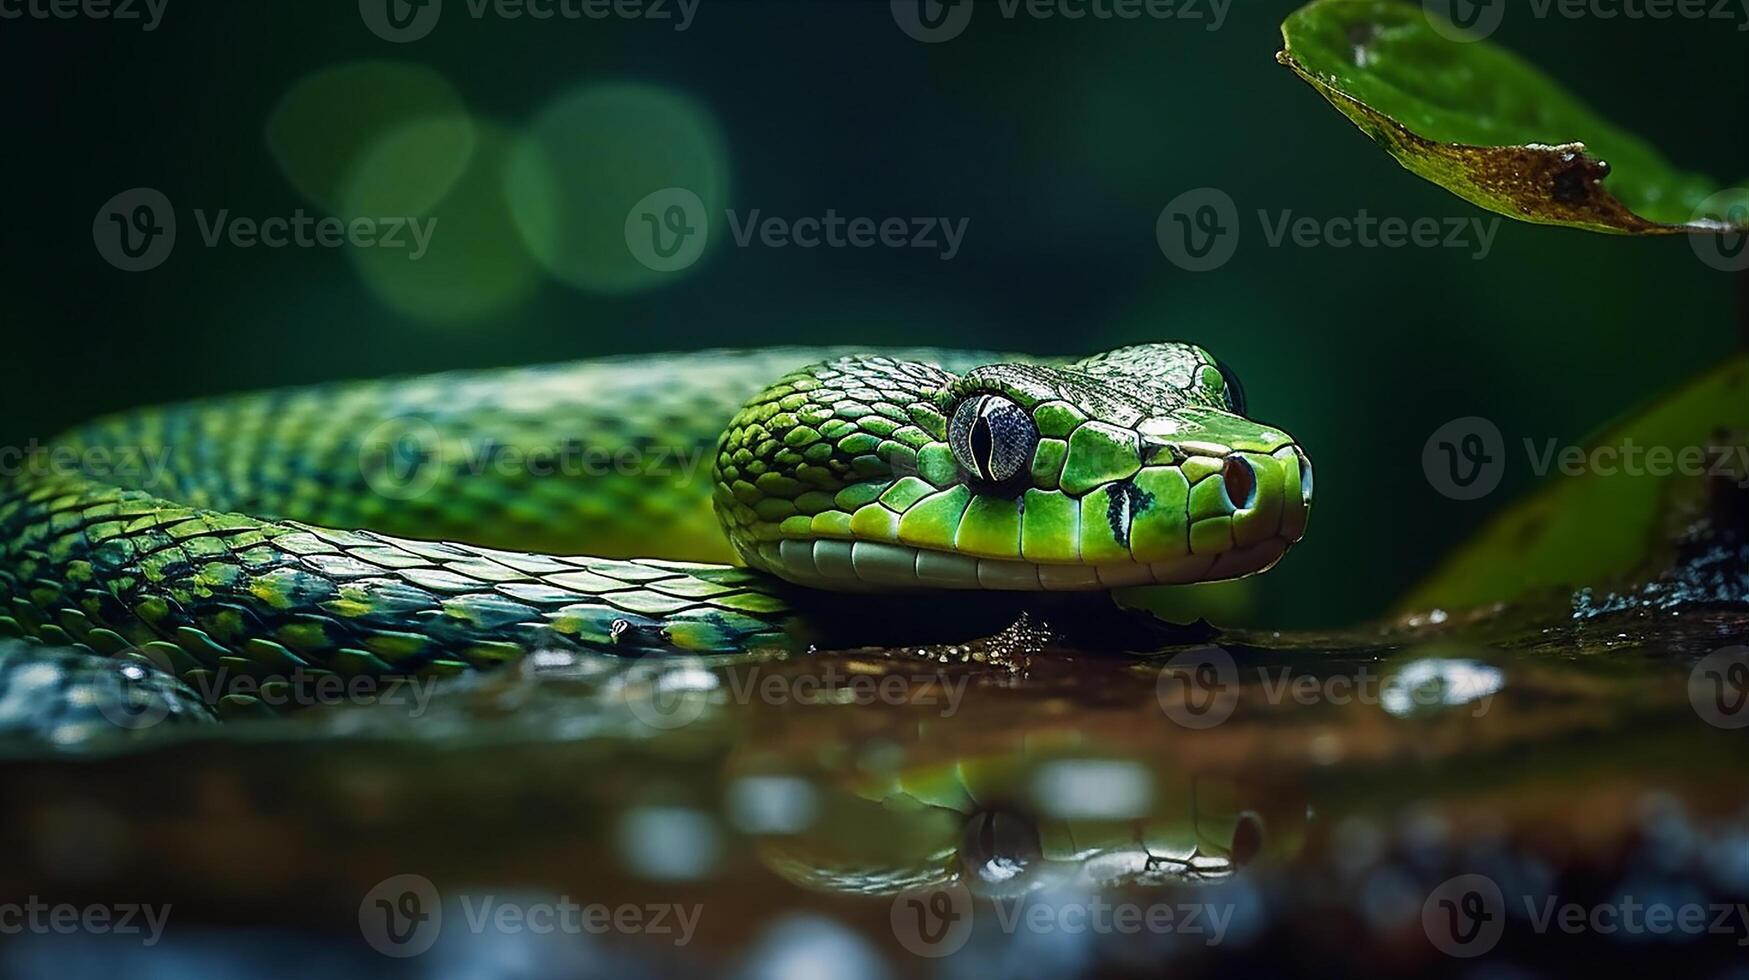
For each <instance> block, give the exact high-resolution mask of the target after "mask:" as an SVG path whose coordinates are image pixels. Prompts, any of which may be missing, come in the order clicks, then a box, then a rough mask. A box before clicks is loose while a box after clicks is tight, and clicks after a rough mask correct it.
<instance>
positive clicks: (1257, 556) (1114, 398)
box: [0, 344, 1311, 713]
mask: <svg viewBox="0 0 1749 980" xmlns="http://www.w3.org/2000/svg"><path fill="white" fill-rule="evenodd" d="M1244 411H1245V406H1244V404H1243V400H1242V395H1241V393H1240V391H1239V388H1238V385H1237V382H1236V380H1235V379H1233V378H1232V377H1231V374H1230V373H1229V372H1227V371H1226V370H1225V369H1224V368H1223V367H1222V366H1221V365H1220V364H1219V363H1218V362H1216V361H1215V360H1214V358H1212V357H1211V356H1209V355H1208V354H1207V353H1205V352H1204V351H1202V350H1201V349H1200V348H1197V347H1194V346H1191V345H1187V344H1152V345H1145V346H1140V347H1132V348H1126V349H1123V350H1119V351H1114V352H1111V353H1107V354H1101V355H1096V356H1094V357H1090V358H1086V359H1084V360H1079V361H1064V360H1042V359H1039V360H1034V359H1022V358H1014V357H994V356H990V355H976V354H966V353H959V352H951V351H933V350H931V351H893V352H881V353H870V352H867V351H861V352H853V351H846V350H803V349H768V350H761V351H741V352H736V351H718V352H705V353H696V354H684V355H674V356H661V357H637V358H617V359H606V360H596V361H587V362H582V363H576V364H570V365H562V366H554V367H540V368H524V369H513V370H492V371H478V372H464V373H453V374H443V375H434V376H429V377H422V378H413V379H403V380H390V381H367V382H351V383H340V384H331V385H323V386H317V387H309V388H299V389H289V390H283V391H273V392H267V393H260V394H250V395H241V396H230V397H221V398H216V399H210V400H204V401H197V402H191V403H187V404H182V405H176V406H171V407H167V408H159V409H149V410H142V411H137V412H130V413H126V414H122V415H118V416H114V417H110V418H106V419H101V420H98V421H96V422H92V423H90V424H87V425H85V426H83V427H81V428H79V429H76V430H74V431H73V432H71V433H69V434H68V435H67V436H65V437H64V438H63V439H61V440H59V441H58V442H57V443H56V446H55V451H54V452H53V453H52V454H39V455H38V456H34V457H32V458H31V459H29V460H27V461H26V465H24V466H22V467H20V468H19V472H17V473H15V474H13V475H10V476H8V477H7V478H6V479H5V481H4V482H3V483H0V635H8V634H9V635H13V636H16V637H21V638H24V639H25V640H26V641H27V642H28V644H40V646H37V647H36V648H35V649H36V651H37V653H41V652H42V647H66V648H73V649H74V650H80V651H84V652H86V653H87V655H92V656H110V657H113V656H117V655H139V654H145V655H147V659H149V660H151V661H152V662H153V663H155V664H157V665H158V666H160V667H165V668H167V669H168V670H170V671H172V672H174V673H177V674H181V675H183V676H184V677H187V676H191V675H194V674H197V673H199V672H213V671H218V670H221V669H228V670H231V671H235V672H248V673H254V674H257V675H259V674H263V673H266V674H274V673H276V672H280V673H283V672H286V671H291V670H311V671H334V672H339V673H343V674H357V673H369V674H380V673H434V672H435V673H445V672H454V671H460V670H465V669H469V668H484V667H491V666H493V665H496V664H501V663H503V662H505V661H508V660H512V659H514V658H517V657H519V656H521V655H522V654H523V653H524V652H526V651H529V650H531V649H535V648H542V647H564V648H570V647H579V646H581V647H587V648H591V649H600V650H608V651H622V652H623V651H648V650H658V649H659V650H681V651H690V652H695V653H726V652H735V651H744V650H747V649H749V648H752V647H756V646H759V645H761V644H768V643H778V642H780V641H781V640H782V638H783V637H784V636H785V634H786V631H787V630H790V629H791V628H792V627H793V626H794V624H795V622H796V620H797V618H798V617H805V613H806V606H807V600H806V597H807V596H808V595H810V594H812V593H814V592H816V591H828V592H839V593H843V592H851V593H855V592H873V591H883V592H890V591H941V590H949V591H951V590H1001V591H1087V590H1106V589H1112V588H1118V587H1124V586H1134V585H1147V584H1155V583H1186V582H1195V581H1204V580H1211V579H1224V578H1235V577H1239V576H1243V575H1248V574H1252V573H1255V572H1258V571H1261V570H1264V569H1266V568H1268V567H1270V566H1272V565H1273V564H1274V563H1275V562H1276V561H1277V560H1278V559H1280V557H1281V556H1282V554H1283V552H1284V551H1285V550H1286V549H1287V548H1288V547H1289V546H1290V545H1291V544H1293V543H1294V542H1295V541H1297V540H1298V539H1299V537H1300V536H1301V534H1302V533H1303V531H1304V528H1305V523H1306V516H1307V512H1308V509H1309V506H1310V500H1311V471H1310V468H1309V464H1308V463H1307V461H1306V457H1305V455H1304V453H1303V452H1302V451H1301V450H1300V449H1299V447H1298V446H1297V445H1296V444H1295V443H1294V442H1293V440H1292V439H1291V438H1290V437H1289V436H1288V435H1286V434H1285V433H1283V432H1282V431H1280V430H1278V429H1275V428H1272V427H1270V426H1267V425H1263V424H1260V423H1257V422H1253V421H1250V420H1249V419H1247V418H1246V417H1245V416H1244ZM578 556H584V557H578ZM6 650H7V653H6V658H7V659H6V663H7V664H8V665H9V669H11V668H14V667H16V666H17V665H18V664H21V663H27V662H31V661H33V660H36V661H40V660H44V659H45V658H44V657H41V656H38V655H37V653H33V652H32V650H31V649H27V644H26V643H13V644H11V645H10V646H8V647H7V648H6ZM5 697H6V695H5V694H4V693H0V702H3V701H4V700H5ZM0 713H3V712H0Z"/></svg>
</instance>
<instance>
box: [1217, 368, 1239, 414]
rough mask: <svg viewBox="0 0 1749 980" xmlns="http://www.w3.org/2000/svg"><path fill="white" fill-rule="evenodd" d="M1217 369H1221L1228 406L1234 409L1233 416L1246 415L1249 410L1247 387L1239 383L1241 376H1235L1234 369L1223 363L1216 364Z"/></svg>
mask: <svg viewBox="0 0 1749 980" xmlns="http://www.w3.org/2000/svg"><path fill="white" fill-rule="evenodd" d="M1215 367H1217V368H1219V369H1220V372H1221V380H1222V381H1223V382H1225V384H1226V388H1227V404H1228V405H1229V406H1230V407H1231V408H1232V409H1233V414H1234V415H1244V414H1245V409H1246V408H1247V406H1246V404H1245V386H1244V385H1243V384H1241V383H1240V382H1239V375H1237V374H1235V373H1234V372H1233V369H1232V368H1230V367H1228V366H1227V365H1226V364H1225V363H1223V362H1216V363H1215Z"/></svg>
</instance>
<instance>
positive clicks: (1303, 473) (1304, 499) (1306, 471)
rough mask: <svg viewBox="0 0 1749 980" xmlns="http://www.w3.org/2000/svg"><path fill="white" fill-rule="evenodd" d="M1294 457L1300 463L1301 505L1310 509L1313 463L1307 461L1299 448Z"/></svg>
mask: <svg viewBox="0 0 1749 980" xmlns="http://www.w3.org/2000/svg"><path fill="white" fill-rule="evenodd" d="M1294 455H1295V456H1297V457H1299V461H1300V503H1302V504H1305V505H1306V506H1307V507H1310V506H1312V461H1311V460H1310V459H1307V458H1306V454H1305V453H1303V452H1301V451H1300V450H1299V449H1297V448H1296V449H1295V450H1294Z"/></svg>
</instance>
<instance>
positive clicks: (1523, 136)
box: [1277, 0, 1749, 254]
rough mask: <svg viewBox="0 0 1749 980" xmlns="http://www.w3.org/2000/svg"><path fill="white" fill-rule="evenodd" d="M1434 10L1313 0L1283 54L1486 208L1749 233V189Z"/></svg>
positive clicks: (1400, 158) (1379, 136)
mask: <svg viewBox="0 0 1749 980" xmlns="http://www.w3.org/2000/svg"><path fill="white" fill-rule="evenodd" d="M1438 17H1439V15H1438V14H1436V13H1433V12H1432V11H1430V10H1427V9H1425V8H1424V7H1423V5H1422V4H1419V3H1407V2H1399V0H1317V2H1314V3H1311V4H1309V5H1307V6H1305V7H1303V8H1301V9H1300V10H1299V11H1297V12H1295V13H1294V14H1293V15H1292V16H1290V17H1289V18H1288V19H1287V21H1286V22H1285V23H1283V24H1282V37H1283V40H1284V41H1285V49H1284V50H1283V51H1282V52H1281V54H1280V55H1278V56H1277V60H1279V61H1280V62H1281V63H1282V64H1284V65H1286V66H1288V67H1289V68H1291V69H1293V70H1294V71H1295V72H1296V73H1298V74H1299V75H1300V77H1301V78H1304V79H1305V80H1306V81H1307V82H1309V83H1310V84H1311V85H1312V87H1313V88H1315V89H1317V90H1318V92H1319V93H1320V94H1321V95H1323V96H1324V97H1325V98H1326V99H1328V100H1330V103H1331V104H1332V105H1334V106H1336V108H1337V109H1339V110H1341V111H1342V113H1343V114H1344V115H1346V116H1348V118H1349V119H1351V120H1353V121H1354V123H1355V125H1357V126H1359V127H1360V128H1361V130H1362V131H1363V132H1365V133H1366V134H1367V135H1368V136H1371V137H1372V138H1373V139H1374V140H1375V141H1376V142H1378V143H1379V145H1381V146H1383V147H1384V148H1385V149H1386V150H1387V151H1389V152H1390V154H1391V155H1392V156H1394V157H1396V159H1397V162H1399V163H1401V164H1402V165H1403V166H1404V167H1406V168H1407V169H1409V170H1410V171H1412V172H1414V173H1416V174H1418V175H1420V176H1421V177H1424V178H1426V179H1427V180H1430V181H1432V182H1433V183H1435V184H1438V185H1439V186H1441V187H1444V188H1446V189H1447V190H1449V191H1451V192H1452V193H1454V194H1456V195H1458V196H1459V197H1462V198H1464V199H1465V200H1467V201H1470V202H1471V203H1473V204H1476V205H1478V206H1480V207H1483V208H1487V209H1488V210H1490V211H1495V212H1498V213H1500V214H1503V215H1506V216H1508V217H1512V218H1518V219H1520V220H1523V221H1530V222H1535V223H1538V224H1549V225H1562V226H1566V227H1573V228H1586V229H1590V230H1592V231H1601V232H1611V233H1616V234H1637V235H1648V234H1652V235H1655V234H1676V233H1683V232H1691V233H1704V234H1717V233H1725V232H1733V231H1734V230H1740V229H1749V188H1742V187H1739V188H1734V189H1731V190H1726V191H1721V190H1720V187H1719V185H1718V184H1717V183H1715V182H1714V181H1712V180H1710V179H1708V178H1706V177H1702V176H1698V175H1696V174H1690V173H1684V172H1682V171H1681V170H1679V169H1677V168H1676V167H1675V166H1673V165H1672V164H1671V163H1670V161H1668V160H1666V159H1665V158H1664V157H1663V156H1662V155H1661V154H1660V153H1659V152H1658V151H1657V150H1656V149H1654V148H1653V147H1652V146H1651V145H1649V144H1648V143H1646V142H1645V141H1644V140H1641V139H1640V138H1639V137H1637V136H1634V135H1633V134H1631V133H1628V132H1626V131H1625V130H1622V129H1620V128H1619V127H1617V126H1615V125H1614V124H1612V123H1611V122H1609V121H1608V120H1606V119H1604V118H1603V117H1602V116H1600V115H1598V114H1597V113H1596V112H1593V111H1592V110H1591V109H1590V108H1589V107H1588V106H1586V105H1585V104H1584V103H1582V102H1580V101H1579V100H1578V99H1577V98H1576V97H1574V96H1573V95H1572V93H1570V92H1568V91H1567V90H1566V89H1564V88H1562V87H1561V86H1560V85H1559V84H1558V83H1556V82H1555V81H1553V80H1552V79H1550V78H1548V77H1547V76H1545V75H1544V74H1542V73H1541V72H1540V71H1538V70H1537V69H1536V68H1535V67H1534V66H1532V65H1530V64H1528V63H1527V62H1525V61H1523V60H1522V59H1520V58H1518V57H1517V56H1516V55H1514V54H1512V53H1511V52H1509V51H1506V50H1505V49H1503V48H1500V47H1498V46H1495V45H1494V44H1492V43H1490V42H1488V41H1485V40H1482V39H1480V38H1476V37H1473V36H1466V35H1465V34H1464V32H1462V31H1460V30H1459V29H1458V28H1457V27H1455V26H1453V25H1452V24H1451V23H1450V22H1449V21H1445V20H1443V19H1440V20H1438V21H1435V19H1434V18H1438ZM1729 237H1731V238H1737V237H1739V236H1737V235H1735V234H1732V235H1730V236H1729ZM1723 240H1724V239H1723V238H1721V242H1722V241H1723ZM1725 247H1726V248H1728V249H1730V250H1731V253H1732V254H1734V252H1735V250H1736V248H1738V247H1740V243H1733V244H1732V245H1729V246H1725Z"/></svg>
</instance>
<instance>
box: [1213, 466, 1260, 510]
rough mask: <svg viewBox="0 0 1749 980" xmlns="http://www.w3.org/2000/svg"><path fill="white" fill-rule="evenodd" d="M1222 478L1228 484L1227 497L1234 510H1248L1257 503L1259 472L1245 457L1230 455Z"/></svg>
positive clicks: (1222, 472) (1222, 471)
mask: <svg viewBox="0 0 1749 980" xmlns="http://www.w3.org/2000/svg"><path fill="white" fill-rule="evenodd" d="M1221 480H1222V481H1223V482H1225V483H1226V486H1227V499H1228V500H1230V501H1232V502H1233V509H1234V510H1247V509H1249V508H1250V507H1251V506H1252V505H1253V504H1255V503H1257V474H1256V472H1255V471H1253V470H1252V469H1251V464H1250V463H1249V462H1247V461H1246V460H1245V459H1244V458H1243V457H1239V456H1228V457H1227V465H1226V466H1225V467H1224V468H1223V469H1222V470H1221Z"/></svg>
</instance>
